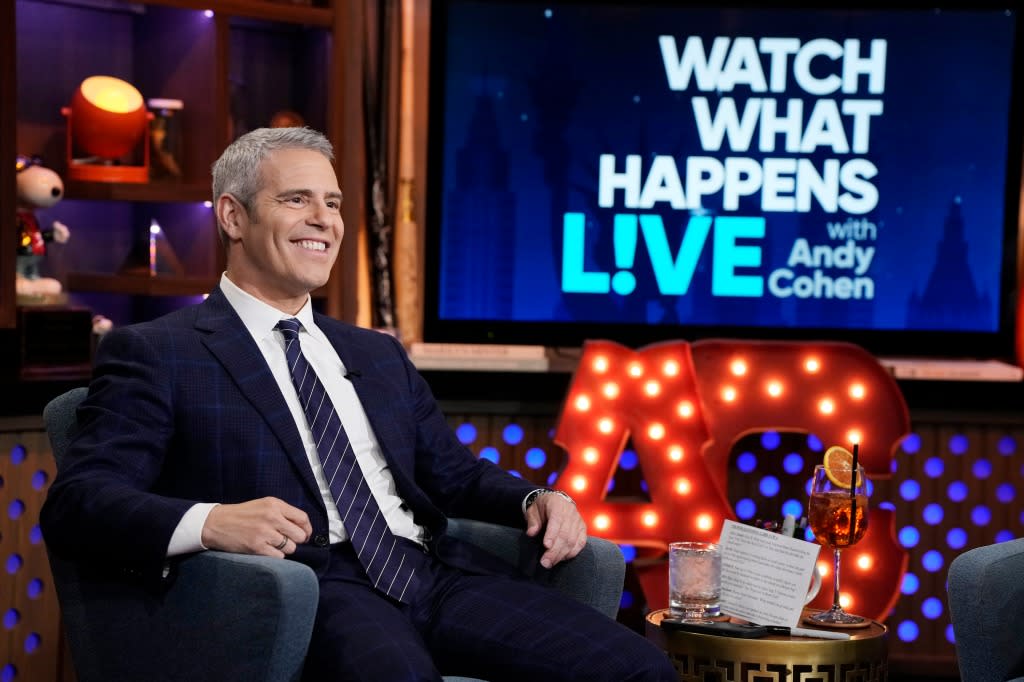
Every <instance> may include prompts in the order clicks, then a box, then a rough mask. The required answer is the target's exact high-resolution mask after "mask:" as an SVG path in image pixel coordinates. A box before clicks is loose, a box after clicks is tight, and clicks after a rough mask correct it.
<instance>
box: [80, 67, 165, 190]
mask: <svg viewBox="0 0 1024 682" xmlns="http://www.w3.org/2000/svg"><path fill="white" fill-rule="evenodd" d="M61 113H62V114H64V116H65V117H66V118H67V131H68V132H67V162H68V170H67V173H68V177H69V178H70V179H72V180H87V181H93V182H148V181H149V135H147V134H146V132H147V130H148V129H149V119H151V118H152V117H153V115H152V114H150V113H149V112H148V111H147V110H146V104H145V100H143V98H142V94H141V93H140V92H139V91H138V90H137V89H136V88H135V86H133V85H132V84H131V83H128V82H127V81H123V80H121V79H120V78H114V77H113V76H90V77H89V78H86V79H85V80H84V81H82V84H81V85H79V86H78V89H77V90H75V94H74V95H73V96H72V97H71V105H70V106H67V107H64V108H62V109H61ZM140 147H141V149H140ZM140 157H141V163H140Z"/></svg>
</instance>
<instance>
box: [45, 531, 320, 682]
mask: <svg viewBox="0 0 1024 682" xmlns="http://www.w3.org/2000/svg"><path fill="white" fill-rule="evenodd" d="M50 565H51V568H52V569H53V573H54V577H55V583H56V585H57V589H58V594H59V597H60V603H61V607H62V611H63V616H64V620H65V626H66V629H67V635H68V639H69V640H70V644H71V651H72V656H73V658H74V663H75V668H76V671H77V674H78V679H79V681H80V682H90V681H91V680H193V681H195V680H228V679H238V680H241V679H244V680H268V681H269V680H297V679H298V678H299V676H300V675H301V671H302V662H303V659H304V658H305V656H306V650H307V648H308V646H309V637H310V633H311V632H312V630H313V619H314V616H315V615H316V604H317V594H318V586H317V580H316V575H315V574H314V573H313V571H312V570H311V569H310V568H309V567H308V566H304V565H302V564H299V563H297V562H294V561H283V560H281V559H274V558H270V557H258V556H248V555H240V554H229V553H225V552H215V551H207V552H200V553H199V554H196V555H193V556H191V557H188V558H185V559H183V560H181V561H180V562H179V565H178V567H177V570H178V572H177V576H176V579H175V580H174V583H173V584H172V585H171V586H170V587H169V589H168V590H167V591H166V592H164V593H156V592H154V591H152V590H149V589H145V588H143V587H141V586H136V585H131V584H126V583H125V582H124V581H123V580H120V579H115V578H112V577H110V576H109V575H103V574H101V573H100V571H99V570H98V569H96V568H94V567H90V566H87V565H84V564H80V563H72V562H68V561H66V560H63V559H61V558H59V557H55V556H53V555H51V556H50Z"/></svg>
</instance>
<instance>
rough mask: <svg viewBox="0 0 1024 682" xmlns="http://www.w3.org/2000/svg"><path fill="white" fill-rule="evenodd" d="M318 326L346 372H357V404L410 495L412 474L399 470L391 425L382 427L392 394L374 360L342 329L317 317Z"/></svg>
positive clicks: (402, 486)
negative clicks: (376, 368)
mask: <svg viewBox="0 0 1024 682" xmlns="http://www.w3.org/2000/svg"><path fill="white" fill-rule="evenodd" d="M317 325H318V326H319V327H320V329H321V330H323V332H324V334H326V335H327V338H328V340H329V341H330V342H331V345H332V346H334V350H335V351H337V353H338V357H339V358H341V362H342V364H344V365H345V369H346V370H348V371H350V372H351V371H352V370H357V371H358V372H359V373H360V374H359V376H358V377H353V378H352V380H351V381H352V386H353V388H355V391H356V395H357V396H359V402H360V403H362V405H363V411H364V412H365V413H366V417H367V419H368V420H369V421H370V426H372V427H373V432H374V435H375V436H376V438H377V444H378V445H380V449H381V452H382V453H383V455H384V459H385V460H386V461H387V463H388V467H389V468H390V470H391V474H392V476H393V477H394V478H395V483H396V484H397V485H398V487H399V489H400V490H405V491H409V490H410V489H415V488H416V484H415V483H414V482H413V481H412V479H411V478H410V475H411V472H410V471H408V470H407V469H406V468H404V467H402V466H401V463H400V462H399V461H398V460H397V459H396V458H395V457H394V456H393V453H394V452H395V448H396V447H397V446H396V444H395V441H394V435H393V429H392V428H390V425H388V424H384V423H381V421H382V420H386V419H387V415H389V414H392V412H393V410H392V406H391V405H390V404H389V402H390V401H391V400H394V391H393V390H392V389H390V388H389V387H388V386H387V385H385V384H384V382H383V381H382V380H381V377H380V373H379V371H376V370H375V367H376V366H377V364H378V363H377V358H376V357H375V356H374V354H372V353H371V352H369V350H368V349H367V348H365V347H364V346H363V345H362V344H358V343H355V342H354V341H353V339H352V338H350V337H349V336H347V335H346V332H345V330H344V328H342V329H341V330H340V331H339V330H338V328H337V326H335V325H332V324H330V323H328V322H326V321H325V320H322V319H321V318H320V317H319V316H318V317H317Z"/></svg>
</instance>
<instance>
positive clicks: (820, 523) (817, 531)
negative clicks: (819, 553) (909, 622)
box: [807, 464, 868, 626]
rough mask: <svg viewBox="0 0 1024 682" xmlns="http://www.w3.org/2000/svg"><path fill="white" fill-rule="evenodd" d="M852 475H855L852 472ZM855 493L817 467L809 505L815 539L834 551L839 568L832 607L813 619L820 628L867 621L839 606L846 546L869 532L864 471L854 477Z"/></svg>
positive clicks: (851, 477)
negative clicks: (843, 551)
mask: <svg viewBox="0 0 1024 682" xmlns="http://www.w3.org/2000/svg"><path fill="white" fill-rule="evenodd" d="M851 474H852V472H851ZM850 479H851V482H852V483H853V490H852V491H851V489H850V487H849V486H843V485H840V484H838V483H836V482H835V481H833V480H832V479H831V478H829V476H828V474H827V472H826V470H825V467H824V466H823V465H821V464H819V465H818V466H816V467H814V479H813V481H812V483H811V499H810V503H809V504H808V510H807V514H808V521H809V523H810V527H811V531H813V532H814V538H815V539H816V540H817V541H818V543H820V544H821V545H824V546H825V547H829V548H831V549H832V551H833V552H834V561H835V566H834V569H833V572H832V589H833V593H834V596H833V599H832V608H830V609H829V610H827V611H822V612H821V613H817V614H815V615H813V616H811V617H810V620H811V621H812V622H814V623H817V624H819V625H825V626H828V625H856V624H858V623H863V622H865V620H867V619H866V618H864V617H863V616H856V615H853V614H850V613H847V612H846V611H844V610H843V607H842V605H841V604H840V603H839V553H840V550H842V549H843V548H845V547H849V546H851V545H854V544H856V543H857V542H859V541H860V539H861V538H862V537H864V532H865V531H866V530H867V529H868V493H867V477H866V476H865V475H864V468H863V467H861V466H858V467H857V472H856V475H851V476H850Z"/></svg>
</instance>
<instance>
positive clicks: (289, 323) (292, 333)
mask: <svg viewBox="0 0 1024 682" xmlns="http://www.w3.org/2000/svg"><path fill="white" fill-rule="evenodd" d="M300 327H302V323H301V322H299V321H298V319H296V318H294V317H289V318H288V319H286V320H280V321H279V322H278V323H277V324H276V325H274V329H280V330H281V333H282V334H284V338H286V339H297V338H299V328H300Z"/></svg>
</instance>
